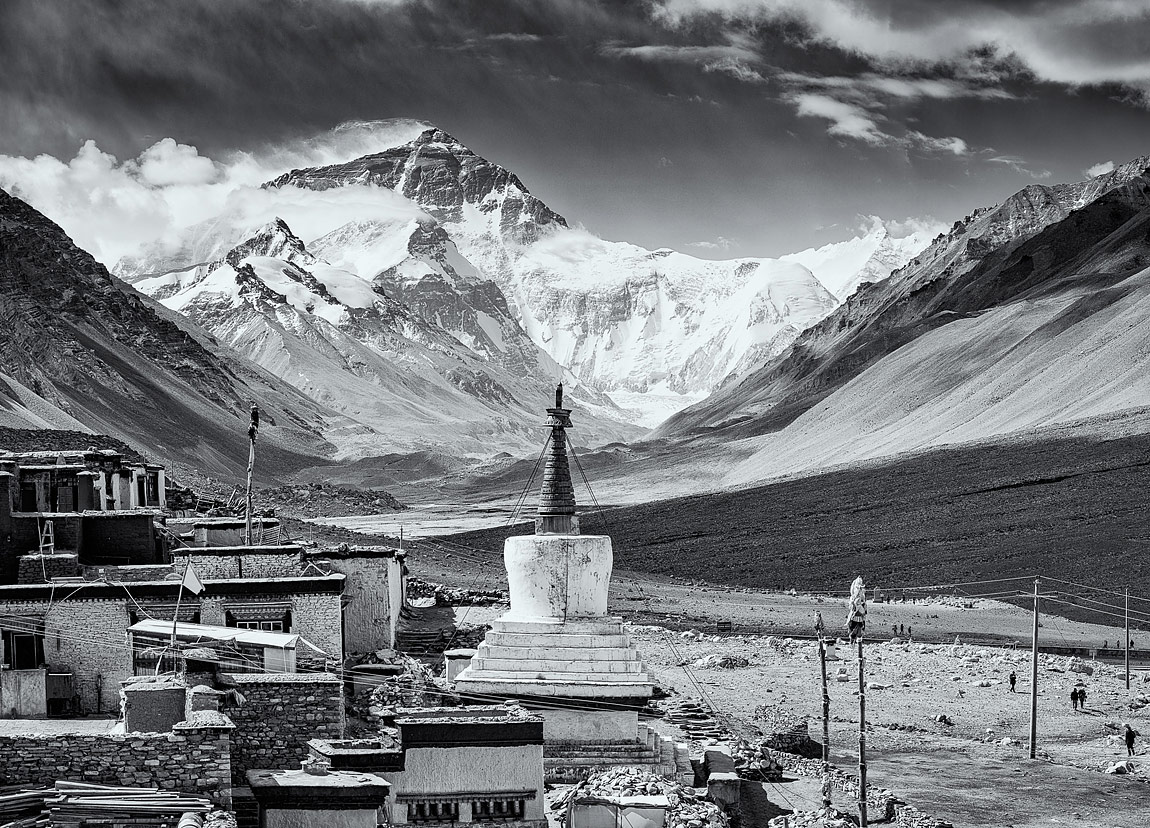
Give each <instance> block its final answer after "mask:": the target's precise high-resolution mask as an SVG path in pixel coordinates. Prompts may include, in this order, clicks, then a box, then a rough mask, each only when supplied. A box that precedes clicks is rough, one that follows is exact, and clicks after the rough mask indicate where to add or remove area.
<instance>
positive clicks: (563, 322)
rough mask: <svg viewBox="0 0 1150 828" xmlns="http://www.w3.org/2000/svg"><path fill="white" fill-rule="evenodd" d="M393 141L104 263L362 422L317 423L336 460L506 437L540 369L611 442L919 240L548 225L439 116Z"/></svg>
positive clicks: (535, 206)
mask: <svg viewBox="0 0 1150 828" xmlns="http://www.w3.org/2000/svg"><path fill="white" fill-rule="evenodd" d="M394 132H395V131H394V130H393V131H392V133H393V134H394ZM403 137H405V138H407V140H405V141H402V142H399V141H393V142H391V145H389V146H383V147H381V148H380V149H379V151H378V152H375V153H372V154H369V155H366V156H363V157H360V158H357V159H354V160H350V161H347V162H342V163H336V164H331V165H327V166H321V167H311V168H303V169H293V170H290V171H287V172H285V173H283V174H282V175H279V176H278V177H275V178H273V179H272V180H269V181H267V182H265V184H264V185H263V187H262V191H261V193H260V198H259V199H258V200H257V201H258V207H256V208H253V207H252V206H251V204H245V205H244V206H243V207H242V209H232V210H225V211H223V212H221V214H220V215H218V216H215V217H213V218H212V219H209V220H208V221H205V222H201V223H199V224H197V225H195V226H193V227H191V228H189V229H188V230H187V231H185V232H184V233H183V234H182V236H181V237H180V238H179V239H178V240H177V242H176V243H175V244H173V243H172V242H171V240H167V241H166V242H165V244H163V245H160V244H156V245H153V246H151V247H150V248H148V249H146V250H144V251H143V252H142V253H141V254H140V255H138V256H133V257H126V258H124V259H122V260H121V261H120V262H119V263H118V264H117V265H116V267H115V272H116V273H117V274H118V275H119V276H121V277H122V278H124V279H125V280H126V281H129V282H131V283H132V284H134V285H135V286H136V287H137V288H138V289H140V290H141V291H143V292H144V293H147V294H149V295H151V296H152V297H153V298H155V299H157V300H159V301H160V302H162V303H163V304H164V305H166V306H167V307H168V308H171V309H173V310H176V311H178V312H180V313H182V314H184V315H185V316H187V317H188V318H190V319H192V320H193V321H195V322H196V323H197V324H198V325H200V326H201V327H203V328H204V329H206V330H207V331H209V332H210V333H211V334H212V335H213V336H215V337H216V338H217V339H219V340H220V341H221V342H223V343H226V344H227V345H229V346H231V347H232V348H234V349H236V350H238V351H239V352H240V353H241V354H243V355H244V356H246V357H248V358H249V359H251V360H253V361H254V362H255V363H257V364H258V365H260V366H261V367H263V368H265V369H267V370H269V371H270V372H271V373H273V374H275V375H276V376H279V377H281V378H282V379H284V380H286V381H287V382H288V383H289V384H291V385H293V386H294V387H296V388H298V389H300V390H301V391H303V392H304V393H305V394H306V395H308V396H309V397H311V398H312V399H314V400H316V401H317V402H320V403H323V404H324V405H326V406H329V407H331V408H333V409H334V410H335V411H337V412H339V413H341V414H344V415H347V416H348V417H349V418H350V419H351V420H354V421H356V422H357V423H359V424H360V425H362V428H350V429H345V430H344V431H343V432H341V433H338V434H331V435H328V437H329V439H331V440H332V441H333V442H334V443H335V444H336V445H337V446H338V447H339V453H340V454H341V455H343V456H364V455H367V454H371V453H381V452H383V451H397V450H398V451H410V450H413V449H422V448H432V447H434V448H440V449H449V450H452V451H457V452H462V453H470V454H483V453H490V452H492V451H496V450H509V451H515V450H519V449H522V448H524V447H526V446H530V445H533V444H534V443H535V441H536V436H537V435H535V434H534V433H529V432H531V429H530V425H529V424H530V423H532V422H533V420H534V415H533V413H532V412H534V410H535V409H536V408H537V407H538V406H537V401H538V399H544V398H545V396H544V395H545V393H546V387H547V386H549V385H551V384H553V383H554V382H555V381H556V380H560V379H562V380H564V381H565V382H566V383H567V384H568V388H569V394H570V395H571V396H573V398H574V399H575V401H576V404H577V405H578V406H579V407H580V408H581V409H582V410H583V411H584V412H585V414H584V416H582V417H581V419H580V424H581V426H582V429H581V430H582V435H581V436H580V437H579V438H578V439H580V440H581V442H584V443H585V444H595V443H603V442H607V441H610V440H629V439H633V438H635V437H637V436H638V435H639V434H641V433H642V431H643V429H644V428H647V427H650V426H653V425H655V424H657V423H658V422H659V421H661V420H662V419H664V418H665V417H666V416H667V415H670V414H672V413H674V412H675V411H677V410H679V409H681V408H683V407H684V406H686V405H688V404H690V403H692V402H695V401H698V400H700V399H702V398H704V397H705V396H706V395H707V394H708V393H710V392H711V391H712V390H713V389H714V388H716V387H718V386H720V385H721V384H723V383H724V382H726V383H730V382H732V381H733V380H735V379H737V378H739V377H741V376H742V375H744V374H746V373H747V372H748V371H751V370H753V369H755V368H757V367H758V366H759V365H761V364H762V363H763V362H764V361H766V360H767V359H769V358H771V357H774V356H777V355H778V354H780V353H782V352H783V351H784V350H785V349H786V348H787V347H788V346H789V345H790V344H791V343H792V342H793V341H794V340H795V339H796V338H797V337H798V336H799V334H800V333H801V332H802V331H803V330H805V329H806V328H808V327H809V326H810V325H812V324H814V323H816V322H818V321H819V320H820V319H822V318H824V317H825V316H826V315H827V314H829V313H830V312H832V311H833V310H834V309H835V308H836V307H837V306H838V305H839V304H840V302H841V300H842V298H843V297H844V296H845V295H848V294H849V292H850V290H852V289H853V287H854V286H856V285H857V284H858V283H859V282H860V281H864V280H866V281H876V280H879V279H882V278H885V276H886V275H888V274H889V272H890V270H892V269H894V268H895V267H897V266H899V265H901V264H903V263H905V261H906V260H908V259H909V258H910V257H911V256H912V255H913V254H914V253H915V252H917V250H916V249H914V248H915V247H916V246H921V245H919V240H918V239H917V238H914V239H909V240H905V241H902V242H901V244H898V243H894V242H893V241H892V240H890V239H889V238H888V237H886V236H885V234H884V233H882V232H874V233H869V234H867V236H865V237H863V238H862V239H856V240H855V242H854V244H853V246H852V248H851V249H849V250H848V249H836V248H834V246H829V247H828V248H821V249H820V250H818V251H814V250H812V251H804V252H803V253H801V254H794V255H793V256H789V257H784V258H783V259H753V258H751V259H737V260H731V261H709V260H704V259H698V258H695V257H692V256H688V255H685V254H682V253H678V252H675V251H671V250H667V249H662V250H655V251H650V250H645V249H643V248H641V247H638V246H635V245H631V244H627V243H623V242H611V241H605V240H603V239H600V238H598V237H596V236H593V235H592V234H590V233H588V232H586V231H585V230H583V229H581V228H578V227H571V226H569V224H568V222H567V221H566V220H565V219H564V218H563V217H562V216H560V215H558V214H557V213H556V212H554V211H553V210H551V209H550V208H548V207H547V206H546V205H545V204H543V202H541V201H540V200H539V199H537V198H535V197H534V196H532V195H531V194H530V192H529V191H528V190H527V188H526V186H525V185H524V184H523V182H522V181H520V179H519V178H518V177H517V176H515V175H514V173H512V172H510V171H508V170H506V169H504V168H502V167H500V166H498V165H496V164H494V163H492V162H490V161H488V160H486V159H484V158H482V157H480V156H478V155H476V154H475V153H473V152H472V151H471V150H469V149H468V148H467V147H465V146H464V145H463V144H462V143H460V142H459V141H457V140H456V139H455V138H453V137H452V136H450V135H448V134H447V133H445V132H443V131H442V130H439V129H437V128H435V127H433V126H430V125H427V124H414V125H413V126H412V128H411V129H410V130H409V131H408V133H407V134H406V135H404V136H403ZM922 244H925V241H923V242H922ZM812 271H814V272H812ZM820 271H822V272H825V273H826V274H827V276H826V278H827V279H828V281H829V282H830V283H831V285H833V290H832V289H828V287H827V285H824V284H823V282H822V281H820V278H819V277H818V276H817V275H816V274H818V273H819V272H820Z"/></svg>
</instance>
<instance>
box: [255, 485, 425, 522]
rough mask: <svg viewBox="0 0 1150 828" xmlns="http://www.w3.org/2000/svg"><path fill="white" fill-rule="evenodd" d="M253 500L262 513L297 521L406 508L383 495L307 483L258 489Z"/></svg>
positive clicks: (384, 493)
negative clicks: (276, 513)
mask: <svg viewBox="0 0 1150 828" xmlns="http://www.w3.org/2000/svg"><path fill="white" fill-rule="evenodd" d="M255 500H256V502H257V504H258V506H259V507H260V508H262V509H267V508H275V509H276V510H277V511H280V512H282V513H284V514H287V515H293V516H298V517H346V516H349V515H370V514H377V513H380V512H397V511H400V510H402V509H406V508H407V507H406V506H404V505H403V504H402V503H400V502H399V501H398V500H396V499H395V498H394V497H393V496H392V495H390V494H388V493H387V492H385V491H375V490H370V489H357V488H354V487H352V486H335V485H332V484H331V483H308V484H307V485H299V486H276V487H274V488H267V489H260V490H258V491H257V492H256V493H255Z"/></svg>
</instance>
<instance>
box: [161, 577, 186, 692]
mask: <svg viewBox="0 0 1150 828" xmlns="http://www.w3.org/2000/svg"><path fill="white" fill-rule="evenodd" d="M191 565H192V559H191V556H189V557H188V566H191ZM187 577H188V567H187V566H185V567H184V574H183V577H181V578H180V587H179V590H178V591H177V592H176V611H175V612H174V613H172V637H171V638H170V639H169V640H168V646H167V648H166V649H165V650H164V652H163V653H161V654H160V658H159V660H158V661H157V662H156V675H157V676H158V675H159V674H160V666H161V665H162V664H163V663H164V656H165V655H166V654H167V653H168V652H169V651H171V652H173V653H174V652H175V651H176V624H177V623H179V620H180V602H181V601H183V600H184V579H185V578H187Z"/></svg>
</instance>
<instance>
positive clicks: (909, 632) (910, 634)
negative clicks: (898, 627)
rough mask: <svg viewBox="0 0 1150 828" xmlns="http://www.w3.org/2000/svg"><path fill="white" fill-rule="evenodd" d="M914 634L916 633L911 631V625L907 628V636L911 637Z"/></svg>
mask: <svg viewBox="0 0 1150 828" xmlns="http://www.w3.org/2000/svg"><path fill="white" fill-rule="evenodd" d="M913 634H914V633H912V632H911V631H910V627H907V628H906V637H907V638H910V637H911V636H912V635H913Z"/></svg>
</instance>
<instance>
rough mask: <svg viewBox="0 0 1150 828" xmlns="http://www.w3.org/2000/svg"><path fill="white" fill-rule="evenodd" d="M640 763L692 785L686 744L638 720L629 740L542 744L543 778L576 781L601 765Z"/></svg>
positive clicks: (656, 771) (636, 764)
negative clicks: (635, 729) (637, 724)
mask: <svg viewBox="0 0 1150 828" xmlns="http://www.w3.org/2000/svg"><path fill="white" fill-rule="evenodd" d="M617 766H627V767H639V768H643V769H645V770H648V771H650V772H651V773H656V774H659V775H660V776H664V777H667V778H668V779H674V780H675V781H677V782H681V783H683V784H685V785H693V784H694V777H695V772H694V769H693V768H692V767H691V758H690V755H689V753H688V749H687V745H686V744H679V743H675V742H672V741H670V740H668V739H665V738H663V737H661V736H659V734H657V733H655V731H653V730H650V729H649V728H648V727H647V726H646V725H645V724H640V725H639V726H638V728H637V731H636V739H635V741H631V742H623V741H618V742H547V743H545V744H544V746H543V778H544V781H546V782H552V783H563V782H568V783H569V782H577V781H579V780H581V779H585V778H586V777H587V775H588V774H589V773H591V772H592V771H594V770H595V769H597V768H604V767H617Z"/></svg>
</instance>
